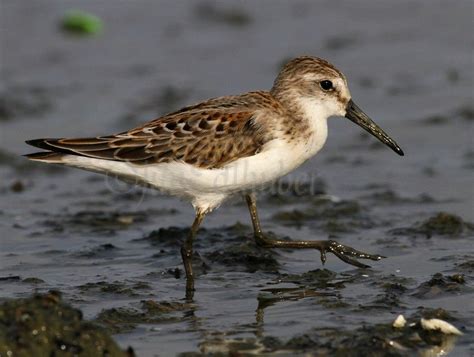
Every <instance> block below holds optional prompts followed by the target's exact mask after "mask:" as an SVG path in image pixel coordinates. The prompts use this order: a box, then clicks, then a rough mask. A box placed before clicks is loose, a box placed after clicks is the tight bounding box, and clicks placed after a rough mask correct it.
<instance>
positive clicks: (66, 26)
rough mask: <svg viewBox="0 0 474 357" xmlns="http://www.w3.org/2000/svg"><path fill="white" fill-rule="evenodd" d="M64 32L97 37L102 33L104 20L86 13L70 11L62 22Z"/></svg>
mask: <svg viewBox="0 0 474 357" xmlns="http://www.w3.org/2000/svg"><path fill="white" fill-rule="evenodd" d="M61 25H62V28H63V30H65V31H67V32H70V33H74V34H79V35H87V36H89V35H97V34H99V33H100V32H101V31H102V27H103V26H102V20H101V19H100V18H99V17H97V16H95V15H92V14H89V13H87V12H84V11H79V10H72V11H69V12H68V13H67V14H66V15H65V16H64V18H63V20H62V24H61Z"/></svg>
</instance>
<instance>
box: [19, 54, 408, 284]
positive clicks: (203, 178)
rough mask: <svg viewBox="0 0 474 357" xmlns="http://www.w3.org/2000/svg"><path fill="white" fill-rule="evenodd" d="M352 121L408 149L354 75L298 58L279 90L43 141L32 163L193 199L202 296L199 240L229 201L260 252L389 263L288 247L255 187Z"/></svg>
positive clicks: (190, 280)
mask: <svg viewBox="0 0 474 357" xmlns="http://www.w3.org/2000/svg"><path fill="white" fill-rule="evenodd" d="M330 116H345V117H346V118H348V119H349V120H351V121H353V122H354V123H356V124H358V125H359V126H361V127H362V128H364V129H365V130H367V131H368V132H369V133H371V134H372V135H374V136H375V137H376V138H378V139H379V140H380V141H382V142H383V143H384V144H386V145H388V146H389V147H390V148H391V149H393V150H394V151H395V152H396V153H397V154H399V155H403V151H402V150H401V149H400V147H399V146H398V145H397V144H396V143H395V141H393V140H392V139H391V138H390V137H389V136H388V135H387V134H386V133H385V132H384V131H383V130H382V129H381V128H380V127H379V126H378V125H377V124H375V123H374V122H373V121H372V120H371V119H370V118H369V117H368V116H367V115H366V114H365V113H364V112H363V111H362V110H361V109H360V108H359V107H358V106H357V105H356V104H355V103H354V102H353V101H352V99H351V94H350V93H349V89H348V86H347V81H346V78H345V76H344V75H343V74H342V73H341V72H340V71H339V70H338V69H336V68H335V67H334V66H333V65H331V64H330V63H329V62H327V61H325V60H323V59H320V58H317V57H310V56H302V57H298V58H295V59H293V60H291V61H289V62H288V63H287V64H286V65H285V66H284V67H283V68H282V69H281V71H280V73H279V74H278V76H277V78H276V80H275V82H274V84H273V87H272V89H271V90H270V91H269V92H267V91H255V92H249V93H245V94H241V95H234V96H225V97H219V98H214V99H209V100H207V101H205V102H202V103H198V104H195V105H191V106H189V107H185V108H183V109H180V110H178V111H176V112H173V113H170V114H167V115H165V116H163V117H161V118H158V119H155V120H153V121H150V122H148V123H146V124H144V125H142V126H140V127H137V128H135V129H132V130H129V131H126V132H122V133H119V134H114V135H106V136H98V137H92V138H79V139H65V138H62V139H35V140H29V141H27V143H28V144H30V145H32V146H36V147H38V148H41V149H44V150H47V151H46V152H37V153H33V154H29V155H26V157H28V158H29V159H31V160H35V161H42V162H46V163H53V164H62V165H67V166H73V167H78V168H81V169H84V170H89V171H94V172H99V173H103V174H113V175H116V176H118V177H120V178H122V179H124V180H130V179H131V180H132V181H134V182H139V183H141V184H144V185H148V186H152V187H154V188H156V189H159V190H161V191H163V192H166V193H169V194H171V195H174V196H178V197H181V198H184V199H187V200H189V201H191V203H192V205H193V206H194V208H195V211H196V216H195V219H194V223H193V224H192V226H191V229H190V232H189V235H188V237H187V239H186V240H185V241H184V242H183V246H182V249H181V255H182V259H183V264H184V268H185V271H186V290H187V292H192V291H193V290H194V275H193V268H192V264H191V262H192V256H193V240H194V238H195V236H196V233H197V231H198V229H199V226H200V224H201V222H202V220H203V218H204V216H205V215H206V214H207V213H209V212H210V211H212V210H213V209H215V208H216V207H218V206H219V205H220V204H221V203H222V202H223V201H224V200H225V199H226V198H228V197H229V196H231V195H235V194H243V195H244V196H245V198H246V201H247V204H248V208H249V211H250V217H251V219H252V224H253V229H254V236H255V240H256V243H257V244H258V245H259V246H263V247H268V248H293V249H295V248H307V249H317V250H319V251H320V254H321V261H322V262H323V263H324V262H325V261H326V253H327V252H330V253H333V254H335V255H336V256H337V257H338V258H339V259H341V260H343V261H344V262H346V263H348V264H352V265H354V266H357V267H367V265H365V264H362V263H361V262H359V261H358V260H356V259H355V258H359V259H371V260H380V259H381V258H382V256H380V255H373V254H368V253H364V252H361V251H358V250H355V249H353V248H351V247H348V246H345V245H342V244H339V243H337V242H335V241H332V240H316V241H314V240H307V241H286V240H273V239H269V238H268V237H266V236H265V234H264V233H263V232H262V230H261V228H260V222H259V219H258V215H257V205H256V199H255V196H254V194H253V193H251V192H252V190H253V189H255V188H258V187H261V186H264V185H266V184H269V183H271V182H273V181H274V180H276V179H278V178H279V177H281V176H283V175H286V174H287V173H289V172H290V171H292V170H294V169H295V168H297V167H298V166H300V165H301V164H302V163H304V162H305V161H306V160H308V159H309V158H311V157H312V156H314V155H315V154H316V153H317V152H318V151H319V150H320V149H321V148H322V147H323V145H324V143H325V141H326V138H327V119H328V118H329V117H330Z"/></svg>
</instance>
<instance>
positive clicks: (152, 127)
mask: <svg viewBox="0 0 474 357" xmlns="http://www.w3.org/2000/svg"><path fill="white" fill-rule="evenodd" d="M257 115H258V113H257V111H255V110H249V109H237V108H232V107H231V108H228V109H223V108H222V107H220V108H219V107H211V108H209V107H207V108H206V106H201V107H198V108H196V107H193V108H191V107H190V109H189V110H184V111H180V112H176V113H173V114H170V115H168V116H164V117H162V118H159V119H156V120H154V121H151V122H149V123H147V124H145V125H143V126H141V127H138V128H135V129H132V130H130V131H127V132H123V133H120V134H116V135H110V136H100V137H95V138H79V139H67V138H63V139H36V140H29V141H27V143H28V144H30V145H33V146H36V147H39V148H42V149H46V150H49V151H53V152H62V153H67V154H75V155H81V156H87V157H92V158H98V159H105V160H115V161H128V162H131V163H134V164H137V165H149V164H156V163H165V162H173V161H183V162H185V163H188V164H192V165H194V166H197V167H200V168H219V167H222V166H224V165H226V164H228V163H230V162H232V161H234V160H236V159H237V158H239V157H246V156H251V155H254V154H255V153H257V152H258V151H259V150H260V149H261V147H262V146H263V145H264V144H265V142H266V141H267V140H268V139H266V137H267V136H266V135H264V133H263V130H262V128H261V126H260V125H258V124H257V123H256V121H255V118H256V117H257Z"/></svg>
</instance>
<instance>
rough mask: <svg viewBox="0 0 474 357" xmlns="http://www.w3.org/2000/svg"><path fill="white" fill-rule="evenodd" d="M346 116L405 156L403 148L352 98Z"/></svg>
mask: <svg viewBox="0 0 474 357" xmlns="http://www.w3.org/2000/svg"><path fill="white" fill-rule="evenodd" d="M346 118H347V119H349V120H350V121H352V122H354V123H356V124H357V125H359V126H360V127H361V128H363V129H364V130H366V131H368V132H369V133H370V134H372V135H373V136H375V137H376V138H377V139H379V140H380V141H381V142H382V143H384V144H385V145H387V146H388V147H389V148H391V149H392V150H393V151H395V152H396V153H397V154H398V155H400V156H404V155H405V154H404V153H403V150H402V149H401V148H400V146H398V144H397V143H396V142H395V140H393V139H392V138H391V137H390V136H388V134H387V133H385V131H383V130H382V128H381V127H379V126H378V125H377V124H376V123H375V122H374V121H373V120H372V119H370V118H369V117H368V115H367V114H365V113H364V112H363V111H362V109H360V108H359V107H358V106H357V105H356V104H355V103H354V102H353V101H352V99H351V100H350V101H349V103H347V106H346Z"/></svg>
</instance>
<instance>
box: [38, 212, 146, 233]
mask: <svg viewBox="0 0 474 357" xmlns="http://www.w3.org/2000/svg"><path fill="white" fill-rule="evenodd" d="M150 215H151V212H149V211H133V212H119V211H111V212H108V211H99V210H84V211H79V212H76V213H65V214H60V215H54V217H51V218H48V219H46V220H44V221H42V222H41V225H42V226H43V227H45V228H47V229H48V231H49V232H50V233H63V232H67V233H82V232H87V233H94V234H101V235H113V234H115V232H116V231H118V230H123V229H127V228H129V227H130V226H132V225H134V224H141V223H145V222H147V221H148V220H149V218H150Z"/></svg>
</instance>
